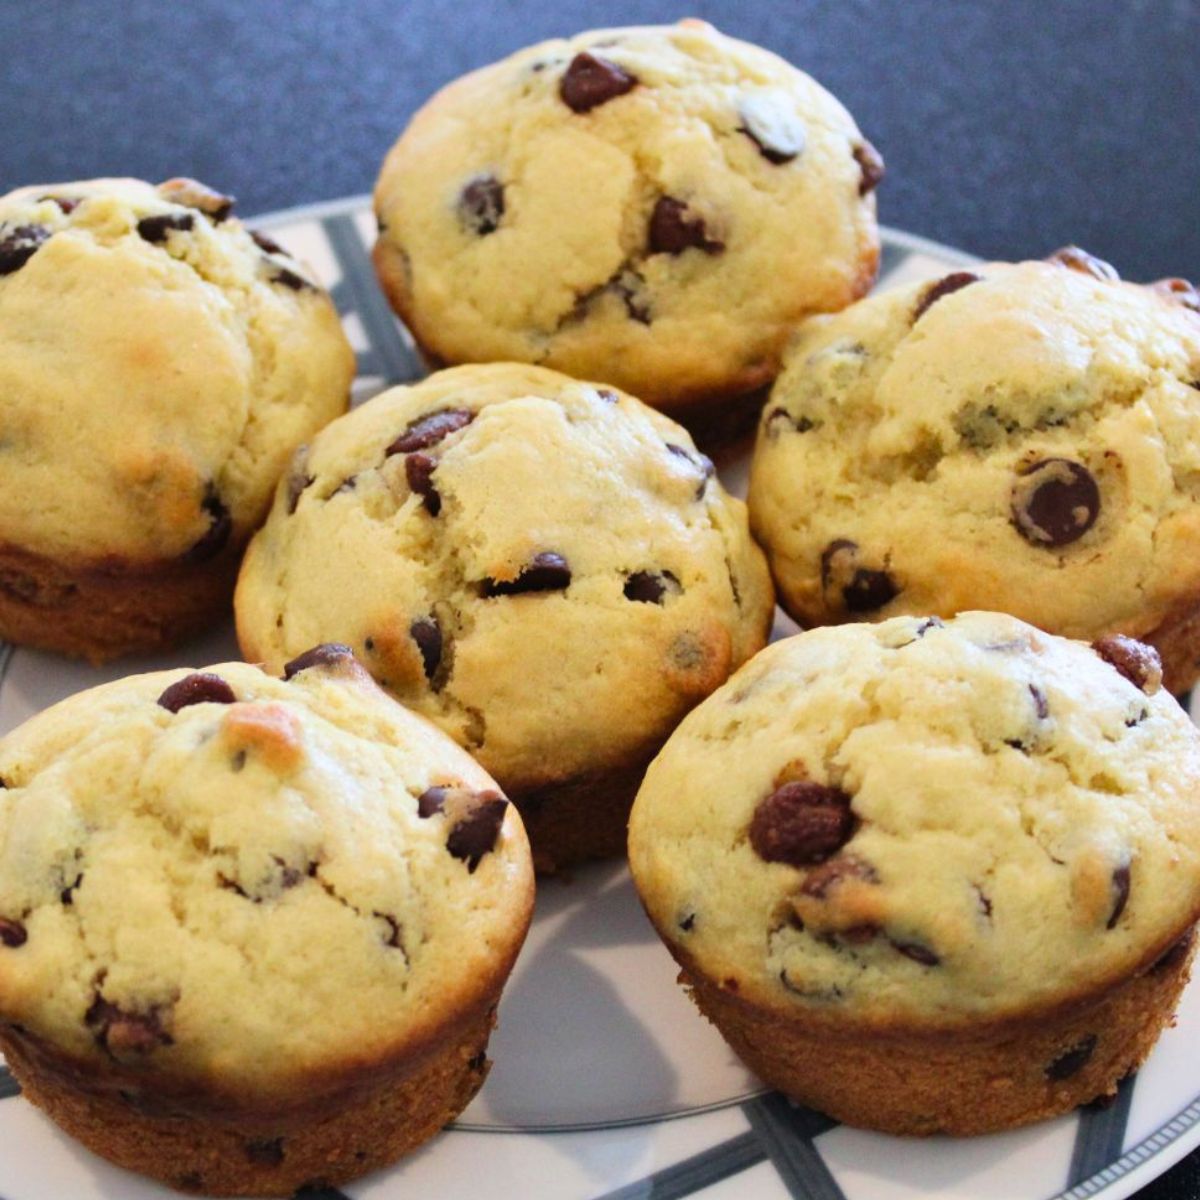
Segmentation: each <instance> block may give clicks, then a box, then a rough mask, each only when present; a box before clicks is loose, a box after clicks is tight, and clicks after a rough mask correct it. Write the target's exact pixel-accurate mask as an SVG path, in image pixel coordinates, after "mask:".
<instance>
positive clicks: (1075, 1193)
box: [0, 197, 1200, 1200]
mask: <svg viewBox="0 0 1200 1200" xmlns="http://www.w3.org/2000/svg"><path fill="white" fill-rule="evenodd" d="M255 224H258V225H261V226H264V227H269V228H270V229H271V231H272V234H273V235H275V236H278V237H279V238H280V240H281V241H283V242H284V243H285V244H286V245H287V246H288V248H289V249H291V250H292V251H294V252H295V253H297V254H299V255H300V256H301V257H302V258H305V259H306V260H307V261H308V262H310V263H311V264H312V265H313V266H314V267H315V268H316V269H317V271H318V272H319V273H320V275H321V276H322V277H323V278H324V280H325V281H326V283H327V284H329V285H330V287H331V288H332V290H333V294H334V297H335V299H336V300H337V303H338V307H339V308H340V309H341V311H342V315H343V319H344V321H345V324H346V329H347V332H348V334H349V336H350V339H351V342H352V343H353V344H354V347H355V349H356V351H357V352H358V358H359V379H358V382H357V383H356V384H355V399H356V400H362V399H364V398H366V397H367V396H369V395H372V394H373V393H374V392H376V391H378V390H379V389H380V388H381V387H382V386H384V385H385V384H386V383H390V382H398V381H401V380H406V379H413V378H416V377H417V376H418V375H420V374H421V367H420V364H419V362H418V359H417V357H416V355H415V354H414V352H413V349H412V343H411V342H410V341H409V339H408V337H407V334H406V333H405V332H404V330H403V329H402V327H401V326H400V325H399V324H398V323H397V322H396V321H395V319H394V318H393V317H392V315H391V312H390V311H389V310H388V308H387V306H386V304H385V303H384V300H383V297H382V296H381V294H380V293H379V291H378V289H377V288H376V286H375V280H374V275H373V273H372V270H371V265H370V262H369V259H368V257H367V250H368V248H369V246H370V243H371V241H372V240H373V238H374V221H373V218H372V216H371V211H370V205H369V201H368V200H367V198H366V197H357V198H352V199H349V200H343V201H336V202H334V203H332V204H326V205H320V206H317V207H313V208H307V209H295V210H292V211H289V212H284V213H278V214H276V215H274V216H272V217H269V218H263V219H262V220H260V221H258V222H255ZM971 261H973V260H972V259H971V258H970V257H969V256H967V255H964V254H961V253H959V252H957V251H954V250H949V249H946V248H945V247H943V246H938V245H935V244H934V243H931V242H927V241H923V240H922V239H920V238H915V237H912V236H910V235H908V234H904V233H898V232H896V231H893V230H885V231H884V255H883V269H882V276H883V278H882V283H881V286H883V287H887V286H890V285H894V284H896V283H899V282H902V281H904V280H908V279H917V278H922V277H928V276H936V275H938V274H942V273H944V272H945V271H947V270H948V269H951V268H954V267H960V266H962V265H964V264H967V263H970V262H971ZM745 467H746V462H745V453H744V452H742V453H741V454H740V456H739V455H734V456H732V457H731V458H730V460H729V461H726V462H723V463H722V464H721V474H722V477H723V479H724V480H725V482H726V483H727V484H728V485H729V486H731V487H732V488H733V489H734V490H735V491H738V492H739V493H744V490H745ZM790 629H794V626H791V627H790ZM786 631H790V630H789V623H787V622H786V619H785V618H781V619H780V621H779V622H778V623H777V625H776V633H777V634H780V633H783V632H786ZM237 656H238V655H237V647H236V644H235V642H234V639H233V633H232V630H231V629H230V628H225V629H221V630H217V631H216V632H214V633H212V634H210V635H209V636H207V637H205V638H203V639H200V640H198V641H196V642H194V643H192V644H191V645H189V646H186V647H184V648H183V650H181V651H180V652H179V653H178V654H175V655H170V656H165V657H160V658H154V659H138V660H128V659H127V660H123V661H122V662H120V663H118V664H114V665H110V666H108V667H105V668H102V669H93V668H90V667H87V666H84V665H81V664H79V663H73V662H68V661H66V660H63V659H59V658H56V657H54V656H52V655H47V654H39V653H36V652H34V651H29V650H16V651H12V652H11V653H10V652H9V651H8V649H7V648H6V647H0V733H3V732H6V731H7V730H9V729H11V728H12V727H13V726H14V725H16V724H18V723H19V722H20V721H22V720H24V719H25V718H26V717H28V716H30V715H31V714H32V713H34V712H36V711H38V710H39V709H41V708H44V707H45V706H46V705H47V704H50V703H53V702H54V701H56V700H58V699H61V698H62V697H64V696H66V695H68V694H70V693H71V692H74V691H77V690H78V689H80V688H84V687H91V686H93V685H95V684H97V683H100V682H102V681H104V680H107V679H112V678H116V677H117V676H119V675H124V674H128V673H130V672H133V671H142V670H150V669H158V668H161V667H168V666H176V665H181V664H191V665H195V666H201V665H204V664H207V663H212V662H218V661H221V660H224V659H229V658H236V657H237ZM490 1053H491V1055H492V1057H493V1058H494V1060H495V1067H494V1068H493V1071H492V1074H491V1075H490V1077H489V1078H488V1081H487V1084H486V1085H485V1086H484V1088H483V1090H482V1091H481V1092H480V1094H479V1096H478V1097H477V1098H476V1099H475V1101H474V1103H473V1104H471V1106H470V1107H469V1108H468V1109H467V1110H466V1112H465V1113H463V1115H462V1118H461V1119H460V1120H459V1121H457V1122H456V1123H455V1124H454V1126H453V1127H452V1128H451V1129H450V1130H449V1131H448V1132H446V1133H444V1134H442V1135H441V1136H440V1137H438V1138H436V1139H435V1140H434V1141H433V1142H431V1143H429V1144H428V1145H427V1146H425V1147H424V1148H423V1149H421V1150H420V1151H418V1152H417V1153H416V1154H414V1155H411V1156H410V1157H409V1158H407V1159H405V1160H404V1161H403V1162H401V1163H400V1164H399V1165H397V1166H396V1167H394V1168H392V1169H391V1170H388V1171H384V1172H381V1173H378V1174H375V1175H372V1176H369V1177H367V1178H366V1179H363V1180H359V1181H357V1182H355V1183H351V1184H348V1185H347V1186H346V1188H345V1189H344V1191H343V1192H338V1191H336V1190H329V1189H326V1190H323V1191H310V1192H308V1193H306V1195H307V1196H310V1197H312V1200H318V1198H324V1200H333V1198H335V1197H338V1196H348V1197H351V1198H353V1200H411V1198H413V1197H432V1198H436V1200H480V1198H481V1197H496V1196H504V1197H508V1196H513V1195H516V1194H517V1193H518V1192H519V1193H520V1194H521V1196H522V1200H543V1198H550V1197H553V1198H554V1200H591V1198H595V1197H604V1198H605V1200H618V1198H620V1200H635V1198H636V1200H673V1198H675V1197H683V1196H692V1195H703V1196H704V1197H706V1198H707V1200H720V1198H724V1197H728V1198H729V1200H734V1198H736V1200H774V1198H776V1197H788V1196H791V1197H807V1198H810V1200H838V1198H839V1197H845V1198H847V1200H913V1198H916V1197H940V1198H946V1200H950V1198H955V1200H960V1198H961V1200H989V1198H992V1197H995V1198H997V1200H999V1198H1001V1197H1003V1198H1004V1200H1050V1198H1051V1197H1056V1198H1061V1200H1077V1198H1082V1197H1092V1196H1102V1197H1105V1198H1106V1200H1117V1198H1118V1197H1122V1196H1128V1195H1130V1194H1131V1193H1132V1192H1133V1191H1135V1190H1136V1189H1137V1188H1138V1187H1141V1186H1142V1185H1144V1184H1145V1183H1147V1182H1149V1180H1150V1179H1152V1178H1154V1177H1155V1176H1156V1175H1158V1174H1159V1173H1160V1172H1162V1171H1164V1170H1165V1169H1166V1168H1167V1167H1168V1166H1170V1165H1171V1164H1172V1163H1173V1162H1175V1161H1176V1160H1177V1159H1179V1158H1180V1157H1182V1156H1183V1154H1185V1153H1186V1152H1187V1151H1188V1150H1190V1149H1191V1148H1192V1147H1193V1146H1195V1145H1196V1144H1197V1142H1200V988H1198V987H1192V988H1190V989H1189V991H1188V992H1187V993H1186V994H1185V996H1184V1000H1183V1003H1182V1006H1181V1009H1180V1012H1179V1020H1178V1023H1177V1025H1176V1026H1175V1028H1174V1029H1171V1030H1169V1031H1168V1032H1167V1033H1166V1034H1165V1035H1164V1037H1163V1039H1162V1042H1161V1043H1160V1045H1159V1047H1158V1049H1157V1050H1156V1051H1155V1052H1154V1054H1153V1056H1152V1057H1151V1059H1150V1061H1149V1062H1148V1063H1147V1064H1146V1066H1145V1068H1144V1069H1143V1070H1142V1072H1141V1074H1140V1075H1139V1076H1138V1078H1137V1079H1136V1080H1130V1081H1128V1082H1126V1083H1125V1084H1124V1085H1123V1086H1122V1088H1121V1091H1120V1094H1119V1097H1118V1099H1117V1102H1116V1103H1115V1104H1114V1105H1112V1106H1111V1107H1110V1108H1108V1109H1106V1110H1103V1111H1096V1112H1093V1111H1082V1112H1079V1113H1073V1114H1071V1115H1070V1116H1066V1117H1062V1118H1060V1119H1059V1120H1056V1121H1050V1122H1046V1123H1044V1124H1041V1125H1037V1126H1035V1127H1033V1128H1031V1129H1024V1130H1018V1131H1016V1132H1013V1133H1007V1134H1000V1135H996V1136H992V1137H980V1138H972V1139H966V1140H958V1141H955V1140H951V1139H946V1138H931V1139H928V1140H925V1141H907V1140H906V1141H901V1140H899V1139H896V1138H889V1137H884V1136H882V1135H879V1134H872V1133H863V1132H861V1131H859V1130H854V1129H849V1128H845V1127H841V1126H838V1125H836V1124H834V1123H833V1122H832V1121H829V1120H827V1119H826V1118H824V1117H821V1116H819V1115H817V1114H815V1113H811V1112H808V1111H807V1110H804V1109H799V1108H796V1107H794V1106H793V1105H791V1104H789V1103H788V1102H787V1101H786V1100H784V1099H783V1098H782V1097H780V1096H778V1095H775V1094H771V1093H765V1092H763V1091H762V1089H761V1088H760V1086H759V1085H758V1083H757V1082H756V1080H755V1079H754V1078H753V1077H752V1076H751V1075H749V1074H748V1073H747V1071H746V1070H745V1069H744V1068H743V1067H742V1066H741V1065H740V1063H739V1062H738V1061H737V1060H736V1059H735V1058H734V1057H733V1055H732V1053H731V1052H730V1051H729V1050H728V1049H727V1048H726V1046H725V1043H724V1042H723V1041H722V1040H721V1039H720V1037H719V1036H718V1035H717V1034H716V1033H715V1032H714V1031H713V1030H712V1028H711V1027H710V1026H709V1025H708V1024H707V1023H706V1022H705V1021H703V1020H702V1019H701V1018H700V1017H699V1015H698V1014H697V1013H696V1012H695V1011H694V1009H693V1008H692V1006H691V1004H690V1002H689V1001H688V1000H687V999H686V998H685V997H684V995H683V993H682V992H681V990H680V989H679V987H678V986H677V985H676V983H675V968H674V965H673V963H672V961H671V959H670V957H669V956H668V954H667V952H666V950H664V949H663V948H662V946H661V945H660V944H659V942H658V940H657V938H656V937H655V935H654V933H653V932H652V930H651V928H650V926H649V924H648V922H647V921H646V919H645V917H644V916H643V915H642V912H641V910H640V908H639V907H638V904H637V900H636V897H635V895H634V892H633V888H632V886H631V884H630V882H629V877H628V873H627V871H626V870H625V867H624V865H623V864H616V863H610V864H603V865H599V866H594V867H590V868H587V869H585V870H581V871H578V872H576V873H575V875H574V877H573V878H572V879H570V880H558V879H550V880H546V881H543V882H542V884H541V885H540V890H539V895H538V902H537V915H536V917H535V919H534V923H533V929H532V931H531V933H530V936H529V941H528V943H527V944H526V947H525V949H524V951H523V953H522V955H521V959H520V961H519V962H518V964H517V968H516V971H515V973H514V975H513V978H512V979H511V981H510V982H509V985H508V989H507V991H506V992H505V995H504V1000H503V1002H502V1004H501V1008H500V1028H499V1029H498V1030H497V1032H496V1034H495V1036H494V1037H493V1039H492V1044H491V1050H490ZM171 1195H175V1193H171V1192H168V1191H166V1190H165V1189H162V1188H160V1187H158V1186H157V1185H155V1184H152V1183H149V1182H147V1181H145V1180H142V1179H139V1178H137V1177H135V1176H132V1175H129V1174H127V1173H126V1172H124V1171H120V1170H118V1169H117V1168H115V1167H111V1166H109V1165H108V1164H107V1163H105V1162H103V1161H101V1160H100V1159H98V1158H96V1157H95V1156H93V1155H92V1154H90V1153H89V1152H88V1151H86V1150H84V1149H82V1148H81V1147H79V1146H78V1145H76V1144H75V1143H74V1142H72V1141H71V1140H70V1139H69V1138H67V1137H66V1136H64V1135H63V1134H62V1133H60V1132H59V1131H58V1130H57V1129H56V1127H55V1126H54V1125H52V1124H51V1123H50V1122H49V1121H48V1120H46V1119H45V1118H44V1117H42V1115H41V1114H40V1113H39V1112H37V1111H36V1110H34V1109H33V1108H32V1107H31V1106H30V1105H28V1104H24V1103H22V1102H21V1101H20V1100H18V1099H16V1098H15V1086H14V1085H13V1083H12V1081H11V1078H10V1077H7V1075H6V1073H4V1072H3V1068H0V1198H2V1200H49V1198H54V1200H60V1198H61V1200H101V1198H103V1200H150V1198H151V1197H160V1198H161V1197H167V1196H171Z"/></svg>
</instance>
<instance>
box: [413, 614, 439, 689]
mask: <svg viewBox="0 0 1200 1200" xmlns="http://www.w3.org/2000/svg"><path fill="white" fill-rule="evenodd" d="M408 632H409V636H410V637H411V638H412V640H413V641H414V642H416V643H417V649H418V650H419V651H420V652H421V663H422V665H423V666H424V668H425V678H426V679H428V680H430V681H432V680H433V677H434V676H435V675H436V674H437V669H438V667H439V666H441V662H442V627H441V626H440V625H439V624H438V619H437V617H435V616H428V617H418V618H417V619H416V620H415V621H414V622H413V623H412V624H411V625H410V626H409V627H408Z"/></svg>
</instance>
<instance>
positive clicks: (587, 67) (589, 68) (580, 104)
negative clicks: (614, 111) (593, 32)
mask: <svg viewBox="0 0 1200 1200" xmlns="http://www.w3.org/2000/svg"><path fill="white" fill-rule="evenodd" d="M636 86H637V78H636V76H633V75H631V74H630V73H629V72H628V71H626V70H624V69H623V68H622V67H619V66H617V64H616V63H614V62H610V61H609V60H608V59H607V58H601V57H600V56H599V55H596V54H589V53H588V52H587V51H586V50H584V51H583V52H582V53H580V54H577V55H575V57H574V58H573V59H571V62H570V64H569V65H568V67H567V69H566V71H564V72H563V77H562V80H561V82H560V83H559V85H558V94H559V95H560V96H561V97H562V101H563V103H564V104H565V105H566V106H567V107H568V108H569V109H570V110H571V111H572V112H577V113H585V112H590V111H591V110H592V109H593V108H597V107H598V106H599V105H601V104H607V103H608V102H609V101H610V100H615V99H616V98H617V97H618V96H623V95H625V93H626V92H630V91H632V90H633V89H634V88H635V87H636Z"/></svg>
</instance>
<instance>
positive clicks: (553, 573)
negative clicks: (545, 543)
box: [483, 550, 571, 596]
mask: <svg viewBox="0 0 1200 1200" xmlns="http://www.w3.org/2000/svg"><path fill="white" fill-rule="evenodd" d="M570 585H571V568H570V566H569V565H568V564H567V560H566V559H565V558H563V556H562V555H561V554H555V553H554V552H553V551H551V550H547V551H543V552H542V553H541V554H537V555H535V556H534V558H533V560H532V561H531V562H530V563H529V565H528V566H526V567H523V568H522V569H521V573H520V574H519V575H518V576H517V577H516V579H485V580H484V581H483V594H484V595H485V596H516V595H518V594H520V593H522V592H561V591H563V590H564V589H565V588H568V587H570Z"/></svg>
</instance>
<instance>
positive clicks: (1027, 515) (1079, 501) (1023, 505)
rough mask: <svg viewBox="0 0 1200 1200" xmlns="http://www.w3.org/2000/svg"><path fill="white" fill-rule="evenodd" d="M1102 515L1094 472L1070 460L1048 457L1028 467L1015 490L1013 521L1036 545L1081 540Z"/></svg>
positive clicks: (1061, 543)
mask: <svg viewBox="0 0 1200 1200" xmlns="http://www.w3.org/2000/svg"><path fill="white" fill-rule="evenodd" d="M1099 513H1100V489H1099V488H1098V487H1097V486H1096V480H1095V479H1094V478H1093V477H1092V474H1091V472H1090V471H1089V470H1088V469H1087V468H1086V467H1085V466H1083V465H1082V464H1081V463H1077V462H1073V461H1071V460H1070V459H1068V458H1044V459H1041V460H1039V461H1037V462H1034V463H1031V464H1030V465H1029V466H1027V467H1025V468H1024V469H1023V470H1022V471H1021V473H1020V474H1019V475H1018V476H1017V479H1016V482H1015V483H1014V484H1013V489H1012V521H1013V524H1014V525H1015V526H1016V528H1017V532H1018V533H1019V534H1020V535H1021V536H1022V537H1023V538H1024V539H1025V540H1026V541H1027V542H1031V543H1033V544H1034V545H1047V546H1066V545H1068V544H1069V543H1071V542H1074V541H1077V540H1078V539H1079V538H1081V537H1083V535H1084V534H1085V533H1087V531H1088V530H1089V529H1091V527H1092V526H1093V525H1094V524H1095V522H1096V517H1097V516H1098V515H1099Z"/></svg>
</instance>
